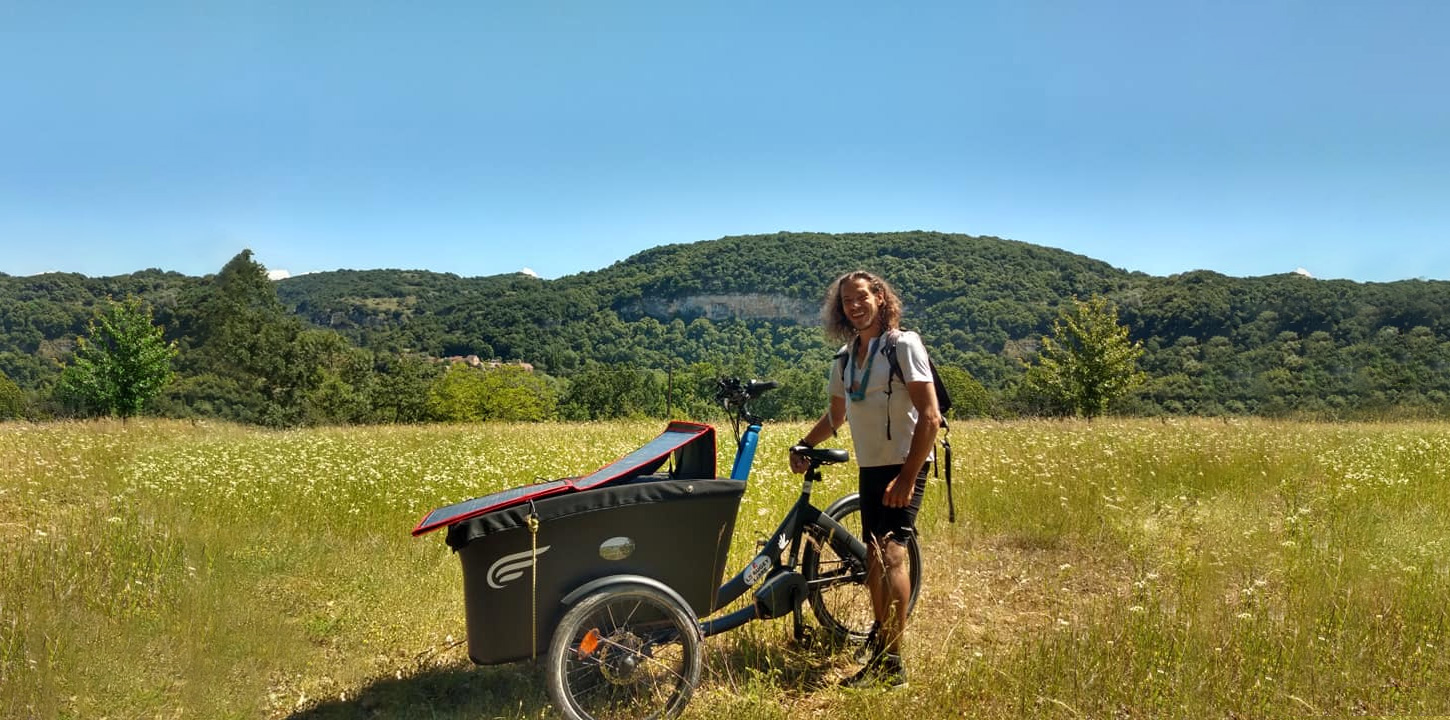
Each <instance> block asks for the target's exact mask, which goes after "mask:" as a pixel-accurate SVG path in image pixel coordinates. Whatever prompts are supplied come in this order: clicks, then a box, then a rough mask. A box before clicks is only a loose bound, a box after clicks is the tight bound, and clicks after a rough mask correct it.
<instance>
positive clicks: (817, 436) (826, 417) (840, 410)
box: [790, 395, 936, 473]
mask: <svg viewBox="0 0 1450 720" xmlns="http://www.w3.org/2000/svg"><path fill="white" fill-rule="evenodd" d="M932 402H936V396H935V395H932ZM844 422H846V398H843V397H838V396H832V397H831V404H830V406H829V407H827V408H826V411H825V412H824V413H822V414H821V419H819V420H817V421H816V424H815V425H812V426H811V429H810V431H809V432H807V433H806V434H805V436H804V437H802V438H801V439H800V444H803V445H816V444H819V443H823V442H825V441H826V438H829V437H831V436H833V435H835V434H836V428H838V427H840V426H841V423H844ZM807 467H808V463H807V462H806V460H805V458H802V457H800V456H798V455H796V454H795V453H791V455H790V469H791V472H796V473H803V472H805V471H806V468H807Z"/></svg>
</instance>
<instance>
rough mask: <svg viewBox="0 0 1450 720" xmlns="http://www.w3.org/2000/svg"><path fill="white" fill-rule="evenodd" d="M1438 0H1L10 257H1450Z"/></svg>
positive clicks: (3, 200) (541, 268)
mask: <svg viewBox="0 0 1450 720" xmlns="http://www.w3.org/2000/svg"><path fill="white" fill-rule="evenodd" d="M1447 31H1450V2H1444V1H1443V0H1389V1H1384V0H1364V1H1363V2H1342V1H1339V0H1242V1H1237V2H1236V1H1232V0H1230V1H1228V2H1218V1H1213V2H1210V1H1208V0H1202V1H1193V0H1190V1H1184V2H1179V1H1176V0H1175V1H1171V2H1164V1H1163V0H1144V1H1134V2H1112V1H1110V0H1109V1H1104V0H1018V1H1004V2H942V3H883V2H860V3H856V2H845V1H843V0H832V1H828V2H813V1H802V0H789V1H785V2H782V1H780V0H772V1H769V2H754V1H743V0H732V1H730V2H721V3H705V2H700V3H695V2H678V1H671V2H647V3H640V2H628V1H626V0H614V1H611V2H597V1H594V0H580V1H578V2H551V1H548V0H540V1H537V2H534V1H530V2H487V1H473V2H456V3H449V2H436V3H379V2H368V1H367V0H350V1H348V2H309V1H305V0H304V1H302V2H226V1H222V2H214V1H208V0H199V1H191V0H177V1H176V2H165V3H162V2H147V1H146V0H138V1H136V2H99V1H96V2H69V3H63V2H13V1H11V0H0V272H5V273H9V274H11V275H28V274H33V273H37V272H44V271H50V270H62V271H69V272H79V273H84V274H86V275H92V276H97V275H115V274H122V273H128V272H132V271H135V270H140V269H143V268H148V267H159V268H162V269H166V270H176V271H179V272H183V273H186V274H190V275H202V274H206V273H210V272H216V271H217V270H219V269H220V268H221V266H222V265H223V264H224V263H225V262H226V261H227V260H228V259H230V258H231V257H232V256H233V255H235V254H236V253H237V252H239V251H240V250H242V249H243V248H251V249H252V250H253V251H254V252H255V254H256V259H257V260H258V261H259V262H261V263H262V264H264V265H266V266H267V267H268V268H270V269H272V270H276V271H282V270H285V271H288V272H291V273H293V274H297V273H302V272H308V271H317V270H331V269H337V268H355V269H364V268H419V269H426V270H435V271H440V272H453V273H458V274H460V275H465V276H473V275H490V274H495V273H505V272H514V271H517V270H520V269H523V268H529V269H532V270H533V271H535V272H537V273H538V274H539V275H542V276H544V277H558V276H561V275H567V274H571V273H575V272H580V271H584V270H594V269H598V268H602V267H605V266H607V265H609V264H610V263H613V262H615V261H618V260H622V259H624V258H626V257H628V256H629V255H631V254H633V253H636V252H639V251H641V250H644V249H646V248H650V247H654V246H656V245H663V244H669V243H680V242H694V241H697V240H708V239H713V238H718V237H721V236H724V235H737V234H747V233H766V232H775V231H779V230H791V231H822V232H851V231H894V230H913V229H925V230H938V231H943V232H959V233H968V234H972V235H996V236H999V237H1006V238H1012V239H1015V240H1021V241H1024V242H1029V243H1034V244H1039V245H1046V246H1050V247H1056V248H1063V249H1066V250H1070V251H1073V252H1077V253H1081V254H1083V255H1087V256H1090V257H1094V258H1098V259H1101V260H1104V261H1107V262H1109V263H1111V264H1113V265H1115V266H1118V267H1122V268H1126V269H1130V270H1141V271H1144V272H1148V273H1152V274H1155V275H1169V274H1173V273H1178V272H1184V271H1188V270H1193V269H1199V268H1205V269H1210V270H1216V271H1219V272H1223V273H1227V274H1230V275H1239V276H1244V275H1264V274H1270V273H1279V272H1289V271H1293V270H1295V269H1296V268H1304V269H1306V270H1308V271H1309V272H1310V273H1312V274H1313V275H1314V276H1316V277H1325V278H1351V279H1355V280H1361V281H1386V280H1397V279H1406V278H1417V277H1419V278H1429V279H1450V85H1447V77H1450V42H1447V40H1446V33H1447Z"/></svg>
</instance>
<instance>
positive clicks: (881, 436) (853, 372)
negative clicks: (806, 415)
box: [827, 331, 931, 467]
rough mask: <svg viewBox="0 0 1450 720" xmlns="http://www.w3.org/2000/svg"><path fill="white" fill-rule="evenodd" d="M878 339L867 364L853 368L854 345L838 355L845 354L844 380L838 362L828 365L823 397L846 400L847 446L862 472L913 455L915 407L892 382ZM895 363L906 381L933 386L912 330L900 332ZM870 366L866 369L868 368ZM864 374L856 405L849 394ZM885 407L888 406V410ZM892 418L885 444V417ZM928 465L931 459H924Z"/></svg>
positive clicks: (921, 347)
mask: <svg viewBox="0 0 1450 720" xmlns="http://www.w3.org/2000/svg"><path fill="white" fill-rule="evenodd" d="M881 340H882V338H879V337H878V338H876V339H874V340H872V341H871V345H870V348H869V349H870V353H869V354H868V356H867V357H868V358H870V360H868V361H867V362H864V363H862V364H861V366H859V367H858V366H857V365H856V358H855V357H854V355H855V353H853V352H851V349H852V348H851V346H852V345H853V344H854V341H853V342H851V343H847V344H846V345H845V346H844V347H843V348H842V350H843V351H844V352H846V353H847V358H846V361H845V373H844V377H842V375H843V374H842V372H841V369H842V362H841V361H840V360H835V361H833V362H832V363H831V379H830V382H829V384H828V385H827V392H828V393H830V395H831V397H841V398H845V399H846V422H849V423H850V424H851V441H852V444H853V445H855V448H856V464H857V465H859V466H860V467H877V466H880V465H900V464H901V463H903V462H906V456H907V455H908V454H909V453H910V452H911V436H912V434H913V433H914V432H915V431H916V417H917V412H916V406H915V405H913V404H912V402H911V393H910V392H909V391H908V390H907V389H906V386H905V385H904V384H903V383H902V382H901V379H897V378H892V377H891V361H890V360H887V359H886V353H885V351H884V350H883V348H882V342H881ZM896 362H897V363H898V364H900V365H901V375H902V377H903V378H904V379H905V380H906V382H908V383H911V382H931V366H930V365H928V364H927V355H926V347H925V346H924V345H922V343H921V336H920V335H917V334H916V333H914V332H910V331H901V332H900V333H899V334H898V335H897V339H896ZM867 366H869V367H867ZM863 372H864V373H865V374H866V376H867V377H866V389H865V392H864V393H863V395H862V397H861V399H860V400H856V399H855V398H853V397H852V393H851V389H852V388H853V387H854V385H855V383H857V382H859V380H860V378H861V375H862V374H863ZM887 380H890V381H891V394H890V395H887V393H886V383H887ZM888 403H889V405H888ZM888 412H889V413H890V414H891V415H890V417H891V439H890V440H887V439H886V418H887V413H888ZM927 459H928V460H930V459H931V458H930V457H928V458H927Z"/></svg>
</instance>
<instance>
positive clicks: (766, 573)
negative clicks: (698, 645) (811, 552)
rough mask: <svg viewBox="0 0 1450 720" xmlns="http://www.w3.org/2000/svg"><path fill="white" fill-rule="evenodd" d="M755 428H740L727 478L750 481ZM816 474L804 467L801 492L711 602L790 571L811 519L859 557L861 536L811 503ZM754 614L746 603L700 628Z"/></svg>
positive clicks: (733, 623) (708, 631) (736, 622)
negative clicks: (757, 547)
mask: <svg viewBox="0 0 1450 720" xmlns="http://www.w3.org/2000/svg"><path fill="white" fill-rule="evenodd" d="M760 429H761V428H760V424H759V423H758V422H751V423H750V424H749V425H748V426H747V427H746V428H745V431H744V432H743V433H741V435H740V438H739V442H738V443H737V445H736V448H735V462H734V464H733V466H732V470H731V474H730V477H731V479H734V480H739V481H741V482H746V481H748V480H749V477H750V468H751V465H752V464H753V463H754V460H755V451H756V448H757V447H758V445H759V442H760ZM820 477H821V474H820V470H819V469H818V468H817V467H815V466H812V467H811V468H810V469H809V470H807V471H806V473H805V478H804V480H802V482H801V492H800V496H799V497H797V498H796V501H795V504H794V505H792V506H791V508H790V510H789V511H788V512H787V513H786V515H785V518H784V519H782V520H781V522H780V526H779V527H777V528H776V529H775V532H774V533H772V534H771V536H770V538H769V539H767V540H765V542H764V543H763V545H762V547H761V550H760V552H759V553H757V554H756V555H755V557H754V558H752V559H751V561H750V562H749V563H747V564H746V565H745V567H743V568H741V569H740V571H739V572H737V573H735V576H734V577H732V578H730V579H729V580H728V581H726V582H725V584H724V585H721V586H720V589H719V590H718V591H717V592H716V594H715V607H717V608H719V607H724V606H726V605H728V604H730V603H732V602H734V601H735V600H736V599H738V598H739V597H740V596H742V595H744V594H745V593H746V592H747V591H749V590H750V589H751V588H752V587H755V585H756V584H758V583H759V582H760V581H762V580H764V579H765V578H768V577H771V576H773V575H775V574H776V573H778V572H781V571H782V570H786V571H793V570H794V568H795V567H796V566H797V565H798V563H799V562H800V557H801V549H802V546H801V541H802V537H803V536H804V534H805V529H806V528H807V527H808V526H810V525H812V524H817V525H821V526H823V527H825V528H826V529H827V530H828V531H829V532H830V533H831V537H833V538H834V537H841V538H845V539H847V541H848V542H849V547H850V551H851V552H852V553H853V554H855V555H857V556H858V557H865V556H866V545H865V543H863V542H862V541H861V539H860V538H858V537H856V536H855V535H854V534H853V533H851V531H849V530H847V529H846V528H845V527H844V526H842V525H841V524H840V523H839V522H837V521H836V520H835V519H834V518H832V517H831V516H830V515H827V514H825V513H823V512H821V510H820V509H819V508H817V507H816V506H814V505H812V504H811V490H812V487H813V486H814V484H815V482H816V481H817V480H819V479H820ZM817 582H820V581H819V580H818V581H817ZM799 600H800V601H799V602H797V603H796V604H795V607H794V609H793V610H792V613H793V615H794V617H795V622H796V627H797V628H800V627H801V624H802V618H801V604H802V603H803V602H804V600H805V598H800V599H799ZM756 617H757V614H756V609H755V607H754V605H751V606H747V607H743V608H741V609H739V610H736V611H735V612H732V613H729V614H727V615H723V616H720V617H718V618H713V619H709V620H705V621H702V622H701V623H700V630H701V632H702V633H704V635H705V636H706V637H709V636H711V635H716V634H719V633H722V632H725V631H727V630H733V629H735V628H738V627H740V626H741V625H744V624H746V623H748V622H750V621H751V620H755V619H756Z"/></svg>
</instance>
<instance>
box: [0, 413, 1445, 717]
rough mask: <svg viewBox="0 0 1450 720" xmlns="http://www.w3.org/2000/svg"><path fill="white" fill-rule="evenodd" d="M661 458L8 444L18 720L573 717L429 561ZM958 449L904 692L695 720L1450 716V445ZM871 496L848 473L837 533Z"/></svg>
mask: <svg viewBox="0 0 1450 720" xmlns="http://www.w3.org/2000/svg"><path fill="white" fill-rule="evenodd" d="M662 427H663V424H662V423H659V422H657V421H638V422H636V421H630V422H611V423H579V424H566V423H555V424H502V423H500V424H491V423H486V424H474V425H434V426H396V427H367V428H322V429H308V430H293V431H268V430H261V429H256V428H250V427H242V426H237V425H228V424H208V423H186V422H171V421H156V420H132V421H129V422H121V421H98V422H88V423H50V424H31V423H23V422H12V423H4V424H0V542H3V545H4V549H3V550H0V717H5V718H26V719H28V718H297V719H324V718H375V717H387V718H392V717H398V718H403V717H408V718H412V717H432V718H476V717H487V718H493V717H503V718H514V717H524V718H534V717H551V716H553V710H552V708H551V707H550V706H549V704H548V699H547V694H546V692H545V690H544V683H543V672H542V669H541V668H540V667H538V666H535V665H534V664H531V663H529V662H522V663H515V664H509V665H502V666H490V667H479V666H475V665H473V664H472V663H471V662H470V661H469V660H468V658H467V651H466V647H465V646H464V645H463V643H462V637H463V635H464V625H463V623H464V619H463V618H464V612H463V599H462V589H461V582H460V573H459V567H458V561H457V559H456V558H455V557H454V556H453V554H452V553H451V551H450V550H449V549H448V547H447V546H446V544H445V543H444V542H443V539H442V537H441V536H439V535H429V536H424V537H421V538H413V537H411V536H410V535H409V530H411V528H412V527H413V525H414V524H415V523H416V522H417V520H418V519H419V518H420V517H421V516H422V515H423V514H424V513H426V512H427V511H428V510H430V509H432V508H435V507H438V506H441V505H444V504H448V503H451V502H456V501H459V500H463V499H467V498H470V497H475V496H478V495H483V494H486V493H489V492H492V491H495V490H500V489H504V488H508V487H513V486H517V485H521V484H524V483H530V482H535V481H537V480H541V479H553V478H558V477H564V476H569V475H578V474H582V473H585V472H588V471H590V470H593V469H594V468H597V467H599V466H600V465H603V464H605V463H607V462H609V461H611V460H613V459H615V458H617V457H620V456H622V455H624V454H625V453H627V452H629V451H631V450H633V449H635V448H637V447H639V446H640V445H641V444H643V443H644V442H646V441H648V440H649V439H650V438H652V437H653V436H654V435H655V434H657V433H658V432H659V431H660V430H661V429H662ZM717 428H718V430H719V431H720V437H719V439H718V443H719V455H720V467H721V472H724V469H725V468H726V467H728V462H729V457H730V454H731V453H732V452H733V450H734V443H733V441H732V439H731V438H730V437H729V429H728V424H721V425H718V426H717ZM803 430H804V426H803V425H801V426H796V425H793V424H779V425H767V426H766V432H765V434H764V436H763V438H762V448H761V451H760V454H759V456H758V458H757V462H756V469H755V472H754V474H753V475H752V477H751V480H750V486H749V489H748V490H747V492H746V495H745V499H744V501H743V503H742V506H741V509H740V514H739V517H738V520H737V523H736V530H735V538H734V545H733V546H732V550H731V564H732V565H733V566H735V567H738V566H740V565H741V564H743V563H744V562H745V561H746V560H748V558H749V557H750V556H751V555H752V554H753V553H754V548H755V542H756V541H757V539H758V538H760V537H762V536H764V535H765V534H767V533H768V532H770V531H771V530H772V529H773V528H774V526H775V524H776V523H777V521H778V520H779V517H780V516H781V514H782V513H783V512H784V511H785V509H786V508H787V507H788V506H789V504H790V503H791V502H792V501H793V500H794V498H795V495H796V493H797V492H798V489H799V482H798V480H797V478H796V477H795V476H792V475H790V474H789V472H788V471H787V469H786V467H785V461H784V460H785V450H786V446H787V444H788V442H789V441H790V440H793V439H794V438H796V437H799V436H800V434H801V433H802V431H803ZM951 441H952V444H953V449H954V458H955V467H954V489H955V500H956V505H957V511H958V516H959V519H958V521H957V522H956V523H954V524H953V523H949V522H947V519H946V497H945V490H944V487H943V485H942V483H941V482H940V481H936V480H934V481H933V482H932V484H931V486H930V487H929V490H928V493H929V494H928V496H927V498H926V502H925V508H924V510H923V515H922V518H921V522H920V525H921V529H922V534H923V537H922V549H923V552H924V556H925V585H924V589H923V593H922V598H921V601H920V604H919V605H918V606H917V609H916V612H915V615H914V617H913V625H912V628H911V630H910V635H909V642H908V645H907V647H906V649H905V653H906V661H907V666H908V673H909V674H910V681H911V685H910V687H909V688H907V689H904V690H896V691H845V690H840V689H838V688H837V687H836V686H835V683H836V681H837V680H838V679H839V678H840V677H842V676H843V675H845V674H847V673H849V672H851V671H852V670H854V668H855V666H854V665H853V664H852V663H851V662H850V660H849V659H848V658H847V657H846V656H845V654H844V653H840V652H826V651H822V650H819V649H814V648H809V647H797V646H796V645H794V644H793V643H792V642H791V640H790V638H789V631H788V629H789V621H788V620H776V621H770V622H765V623H755V624H752V625H749V626H746V627H745V628H742V629H740V630H738V631H735V632H732V633H727V634H725V635H722V636H719V637H715V638H711V639H709V640H708V641H707V643H706V647H707V654H706V670H705V677H704V679H703V681H702V684H701V687H700V689H699V690H698V691H697V693H696V694H695V697H694V699H693V700H692V701H691V703H690V705H689V707H688V709H687V711H686V716H687V717H697V718H707V717H732V718H735V717H740V718H806V717H817V716H822V715H824V716H830V717H838V716H840V717H844V716H851V717H857V718H866V719H868V720H870V719H872V718H882V719H885V718H899V717H908V716H913V717H920V718H938V717H972V718H1027V717H1031V718H1185V719H1186V718H1205V717H1215V718H1289V717H1303V716H1306V715H1308V716H1323V715H1373V716H1396V715H1403V716H1411V715H1413V716H1423V715H1435V714H1450V680H1447V678H1450V647H1447V643H1450V627H1447V625H1450V624H1447V612H1450V611H1447V605H1450V601H1447V599H1450V559H1447V556H1450V512H1447V508H1450V483H1447V480H1446V478H1447V476H1450V425H1445V424H1429V423H1427V424H1416V423H1398V424H1312V423H1296V422H1279V421H1265V420H1247V419H1246V420H1221V419H1220V420H1169V421H1159V420H1098V421H1093V422H1087V421H1067V422H1038V421H1014V422H1005V423H997V422H989V421H981V422H961V423H957V424H955V425H954V427H953V430H952V433H951ZM840 443H841V445H842V446H843V447H849V439H848V438H847V437H845V436H844V435H843V437H842V438H841V439H840ZM854 477H855V468H854V467H852V466H840V467H833V468H830V469H829V470H828V471H827V477H826V480H825V482H824V483H822V484H820V485H818V486H817V487H816V497H817V500H818V504H821V505H824V504H825V503H827V502H829V501H830V500H831V499H833V498H835V497H837V496H839V495H842V494H845V493H846V492H849V491H851V490H853V489H854Z"/></svg>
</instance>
